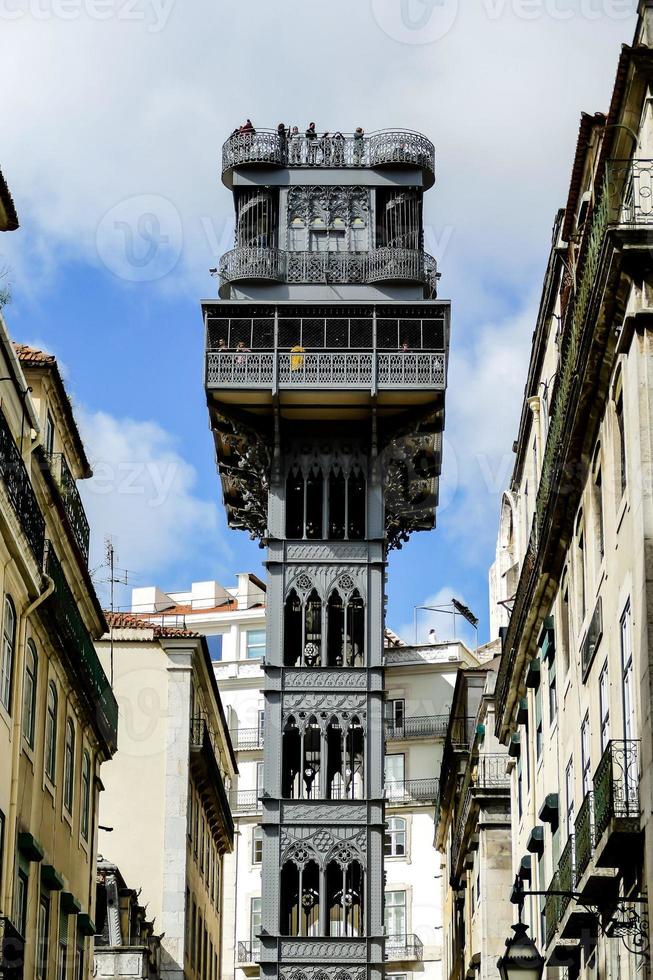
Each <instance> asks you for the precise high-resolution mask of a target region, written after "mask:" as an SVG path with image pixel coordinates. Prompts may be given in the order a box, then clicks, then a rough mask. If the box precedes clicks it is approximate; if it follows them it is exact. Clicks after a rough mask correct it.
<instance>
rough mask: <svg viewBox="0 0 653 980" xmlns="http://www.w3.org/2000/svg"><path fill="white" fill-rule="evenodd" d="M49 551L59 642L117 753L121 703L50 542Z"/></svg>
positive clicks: (47, 560)
mask: <svg viewBox="0 0 653 980" xmlns="http://www.w3.org/2000/svg"><path fill="white" fill-rule="evenodd" d="M46 550H47V554H46V563H45V569H46V572H47V574H48V575H49V576H50V578H51V579H52V581H53V582H54V593H53V595H52V598H51V599H50V600H49V602H50V608H51V610H52V612H53V615H54V619H55V621H56V624H57V628H58V632H59V639H60V643H61V645H62V648H63V649H64V650H65V652H66V653H67V654H68V656H69V657H71V659H72V662H73V664H74V666H75V668H76V670H77V672H78V674H79V676H80V677H81V680H82V681H83V685H84V688H85V690H86V693H87V696H88V700H89V702H90V703H91V704H92V706H93V711H94V716H95V720H96V722H97V724H98V727H99V729H100V731H101V732H102V734H103V736H104V738H105V739H106V741H107V744H108V745H109V747H110V748H111V750H112V751H115V750H116V748H117V734H118V703H117V701H116V699H115V697H114V694H113V691H112V690H111V686H110V684H109V681H108V679H107V675H106V674H105V673H104V670H103V669H102V664H101V663H100V661H99V658H98V655H97V653H96V652H95V647H94V645H93V641H92V639H91V636H90V634H89V632H88V629H87V628H86V625H85V623H84V620H83V619H82V617H81V614H80V612H79V609H78V606H77V601H76V599H75V596H74V595H73V592H72V590H71V588H70V586H69V585H68V582H67V581H66V576H65V575H64V571H63V568H62V567H61V564H60V562H59V559H58V558H57V556H56V554H55V552H54V548H53V546H52V543H51V542H48V547H47V549H46Z"/></svg>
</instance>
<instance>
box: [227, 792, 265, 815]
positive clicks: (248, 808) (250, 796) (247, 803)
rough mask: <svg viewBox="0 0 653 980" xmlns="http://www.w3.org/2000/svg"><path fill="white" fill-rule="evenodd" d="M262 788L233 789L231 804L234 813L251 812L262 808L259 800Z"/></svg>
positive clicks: (230, 796)
mask: <svg viewBox="0 0 653 980" xmlns="http://www.w3.org/2000/svg"><path fill="white" fill-rule="evenodd" d="M259 794H260V790H258V789H238V790H232V792H231V793H230V795H229V804H230V806H231V809H232V810H233V812H234V813H243V812H251V813H255V812H256V811H258V810H261V809H262V807H261V801H260V800H259Z"/></svg>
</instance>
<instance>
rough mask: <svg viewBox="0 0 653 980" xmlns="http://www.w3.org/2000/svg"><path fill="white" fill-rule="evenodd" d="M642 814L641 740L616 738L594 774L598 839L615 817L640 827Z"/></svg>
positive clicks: (595, 817)
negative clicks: (640, 789) (640, 793)
mask: <svg viewBox="0 0 653 980" xmlns="http://www.w3.org/2000/svg"><path fill="white" fill-rule="evenodd" d="M639 815H640V804H639V742H637V741H635V740H629V741H617V740H614V739H613V740H612V741H611V742H609V743H608V746H607V748H606V750H605V752H604V753H603V757H602V759H601V761H600V762H599V765H598V767H597V770H596V773H595V774H594V823H595V830H596V840H597V841H598V840H600V838H601V835H602V834H603V833H604V831H605V830H606V829H607V828H608V826H609V825H610V822H611V820H614V819H617V820H626V821H629V822H633V823H634V824H635V825H636V828H637V829H639V828H638V825H639Z"/></svg>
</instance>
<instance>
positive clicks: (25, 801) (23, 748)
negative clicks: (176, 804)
mask: <svg viewBox="0 0 653 980" xmlns="http://www.w3.org/2000/svg"><path fill="white" fill-rule="evenodd" d="M0 362H1V363H0V376H2V379H3V381H2V406H1V408H0V442H1V446H2V451H1V453H0V457H1V460H0V552H1V554H0V568H1V569H2V571H1V575H0V578H1V581H0V588H1V590H2V599H1V602H2V626H1V629H2V647H1V652H0V965H1V967H2V970H3V972H4V973H5V975H12V976H15V977H22V976H28V977H37V978H39V980H46V978H48V977H54V976H55V975H56V976H58V977H60V978H61V980H66V978H67V980H73V978H74V980H83V978H86V977H90V975H91V969H92V951H91V946H90V942H89V937H91V936H92V935H93V933H94V924H93V915H94V906H95V861H96V852H97V818H98V803H99V793H100V788H101V785H102V784H101V781H100V767H101V766H102V764H103V763H104V762H105V761H106V760H108V759H109V758H110V756H111V755H112V753H113V752H114V750H115V747H116V732H117V723H118V708H117V704H116V701H115V698H114V697H113V694H112V692H111V690H110V687H109V681H108V679H107V677H106V675H105V674H104V672H103V670H102V668H101V666H100V663H99V660H98V658H97V656H96V654H95V650H94V647H93V640H92V637H93V636H98V635H100V634H101V633H103V632H104V630H105V629H106V623H105V620H104V616H103V614H102V610H101V608H100V606H99V603H98V600H97V597H96V595H95V591H94V588H93V585H92V582H91V578H90V574H89V570H88V565H87V560H88V543H89V528H88V522H87V520H86V517H85V514H84V509H83V506H82V503H81V499H80V496H79V492H78V489H77V480H79V479H83V478H86V477H88V476H90V475H91V471H90V466H89V464H88V460H87V458H86V455H85V452H84V447H83V445H82V442H81V440H80V437H79V433H78V431H77V427H76V425H75V420H74V418H73V413H72V409H71V405H70V401H69V399H68V396H67V394H66V390H65V388H64V385H63V382H62V380H61V376H60V374H59V369H58V367H57V363H56V360H55V358H54V357H52V356H51V355H49V354H45V353H43V352H42V351H39V350H35V349H33V348H31V347H26V346H24V345H16V346H14V345H12V343H11V341H10V339H9V336H8V334H7V330H6V327H5V324H4V321H2V320H1V319H0ZM7 971H9V972H7Z"/></svg>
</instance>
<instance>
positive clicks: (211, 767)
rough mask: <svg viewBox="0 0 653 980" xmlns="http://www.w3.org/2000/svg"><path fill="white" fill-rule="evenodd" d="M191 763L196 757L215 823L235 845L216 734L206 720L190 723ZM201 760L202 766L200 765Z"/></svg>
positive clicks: (227, 839)
mask: <svg viewBox="0 0 653 980" xmlns="http://www.w3.org/2000/svg"><path fill="white" fill-rule="evenodd" d="M190 747H191V761H193V756H195V762H196V763H197V765H196V771H197V773H198V778H199V779H200V780H201V781H202V782H203V784H204V785H206V787H207V789H208V790H209V791H210V794H211V796H210V797H209V798H210V799H211V802H212V805H213V815H214V817H215V821H216V823H217V824H218V825H220V826H221V827H222V829H223V831H224V838H225V840H226V841H227V843H228V844H229V845H233V839H234V821H233V817H232V815H231V806H230V801H229V798H228V797H227V792H226V789H225V785H224V780H223V778H222V773H221V771H220V766H219V764H218V758H219V750H218V747H217V745H216V738H215V735H214V733H213V732H212V731H211V729H210V728H209V726H208V724H207V721H206V719H205V718H203V717H201V716H198V717H195V718H191V723H190ZM200 760H201V764H200Z"/></svg>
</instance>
